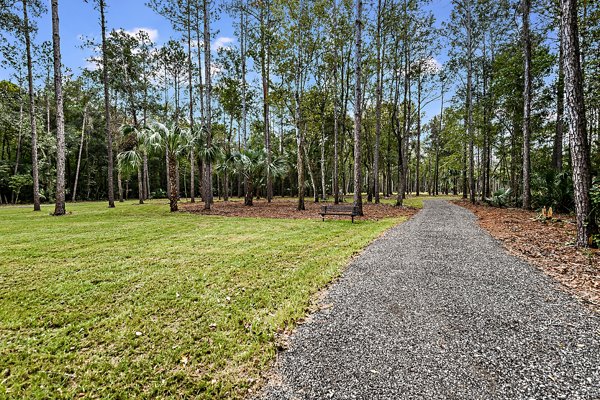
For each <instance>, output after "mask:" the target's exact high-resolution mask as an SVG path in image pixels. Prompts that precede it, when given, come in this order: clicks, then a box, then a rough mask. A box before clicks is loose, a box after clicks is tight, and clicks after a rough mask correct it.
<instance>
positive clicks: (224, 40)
mask: <svg viewBox="0 0 600 400" xmlns="http://www.w3.org/2000/svg"><path fill="white" fill-rule="evenodd" d="M233 42H234V39H233V38H230V37H227V36H219V37H218V38H217V40H215V42H214V43H213V44H212V46H211V47H212V49H213V50H215V51H216V50H219V49H221V48H223V47H229V46H228V45H229V44H231V43H233Z"/></svg>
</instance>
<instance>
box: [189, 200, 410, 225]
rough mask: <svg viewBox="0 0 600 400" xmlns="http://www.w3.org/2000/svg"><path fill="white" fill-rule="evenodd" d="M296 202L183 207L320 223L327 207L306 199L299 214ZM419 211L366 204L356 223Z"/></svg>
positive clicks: (235, 215)
mask: <svg viewBox="0 0 600 400" xmlns="http://www.w3.org/2000/svg"><path fill="white" fill-rule="evenodd" d="M297 201H298V200H297V199H293V198H275V199H273V201H272V202H271V203H268V202H267V201H266V200H264V199H261V200H254V205H253V206H252V207H247V206H245V205H244V201H243V200H240V199H237V198H236V199H233V200H232V201H228V202H225V201H215V203H214V204H213V205H212V207H211V209H210V210H209V211H206V210H204V203H180V208H181V210H182V211H186V212H191V213H195V214H202V215H219V216H224V217H249V218H278V219H321V215H320V214H319V212H320V211H321V206H322V205H325V204H333V203H331V202H327V203H323V202H320V203H315V202H313V199H312V198H306V199H305V201H304V206H305V208H306V210H304V211H298V210H296V206H297V204H298V203H297ZM342 204H344V205H352V203H351V202H350V203H348V202H346V203H342ZM418 211H419V210H418V209H417V208H413V207H394V206H391V205H389V204H372V203H366V202H365V203H364V204H363V213H364V216H362V217H355V218H354V219H355V220H357V221H360V220H368V221H377V220H380V219H383V218H398V217H406V218H410V217H412V216H413V215H415V214H416V213H417V212H418ZM325 218H326V219H348V220H350V217H347V216H335V215H328V216H326V217H325Z"/></svg>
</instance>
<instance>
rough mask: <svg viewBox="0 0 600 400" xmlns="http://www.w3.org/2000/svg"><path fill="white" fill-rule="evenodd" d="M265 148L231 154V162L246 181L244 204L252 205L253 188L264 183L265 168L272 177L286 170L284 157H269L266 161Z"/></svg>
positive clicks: (283, 173) (278, 175)
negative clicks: (246, 188)
mask: <svg viewBox="0 0 600 400" xmlns="http://www.w3.org/2000/svg"><path fill="white" fill-rule="evenodd" d="M268 160H269V158H268V154H267V150H266V149H260V150H253V149H248V150H242V151H239V152H236V153H234V154H233V155H232V156H231V161H230V162H231V163H232V164H233V165H234V168H235V170H236V171H237V172H239V173H241V174H242V175H243V176H244V178H245V179H246V181H247V182H248V190H246V193H245V196H244V205H246V206H252V199H253V197H254V190H255V188H256V187H258V186H260V185H261V184H266V182H265V177H266V172H267V170H268V171H270V173H271V174H272V176H273V177H280V176H283V175H285V174H286V172H287V163H286V161H285V159H284V157H281V156H279V157H274V158H271V162H270V163H269V162H268Z"/></svg>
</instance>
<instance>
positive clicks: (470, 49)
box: [463, 4, 475, 204]
mask: <svg viewBox="0 0 600 400" xmlns="http://www.w3.org/2000/svg"><path fill="white" fill-rule="evenodd" d="M467 46H468V50H467V51H468V55H467V63H468V65H467V136H468V137H469V192H470V193H469V195H470V197H469V198H470V200H471V203H472V204H475V153H474V141H475V132H474V130H473V22H472V15H471V5H470V4H469V5H468V6H467ZM463 196H464V195H463Z"/></svg>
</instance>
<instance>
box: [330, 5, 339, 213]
mask: <svg viewBox="0 0 600 400" xmlns="http://www.w3.org/2000/svg"><path fill="white" fill-rule="evenodd" d="M334 9H335V11H334V15H336V16H337V10H338V3H337V0H335V7H334ZM335 32H336V39H337V29H336V30H335ZM333 51H334V55H333V57H334V61H333V179H332V180H333V182H332V185H331V186H332V190H333V202H334V204H339V202H340V184H339V176H340V174H339V170H338V169H339V167H338V160H339V155H338V147H339V144H338V140H339V139H338V136H339V133H338V130H339V115H338V93H337V90H338V60H339V55H338V48H337V40H335V43H334V49H333Z"/></svg>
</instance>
